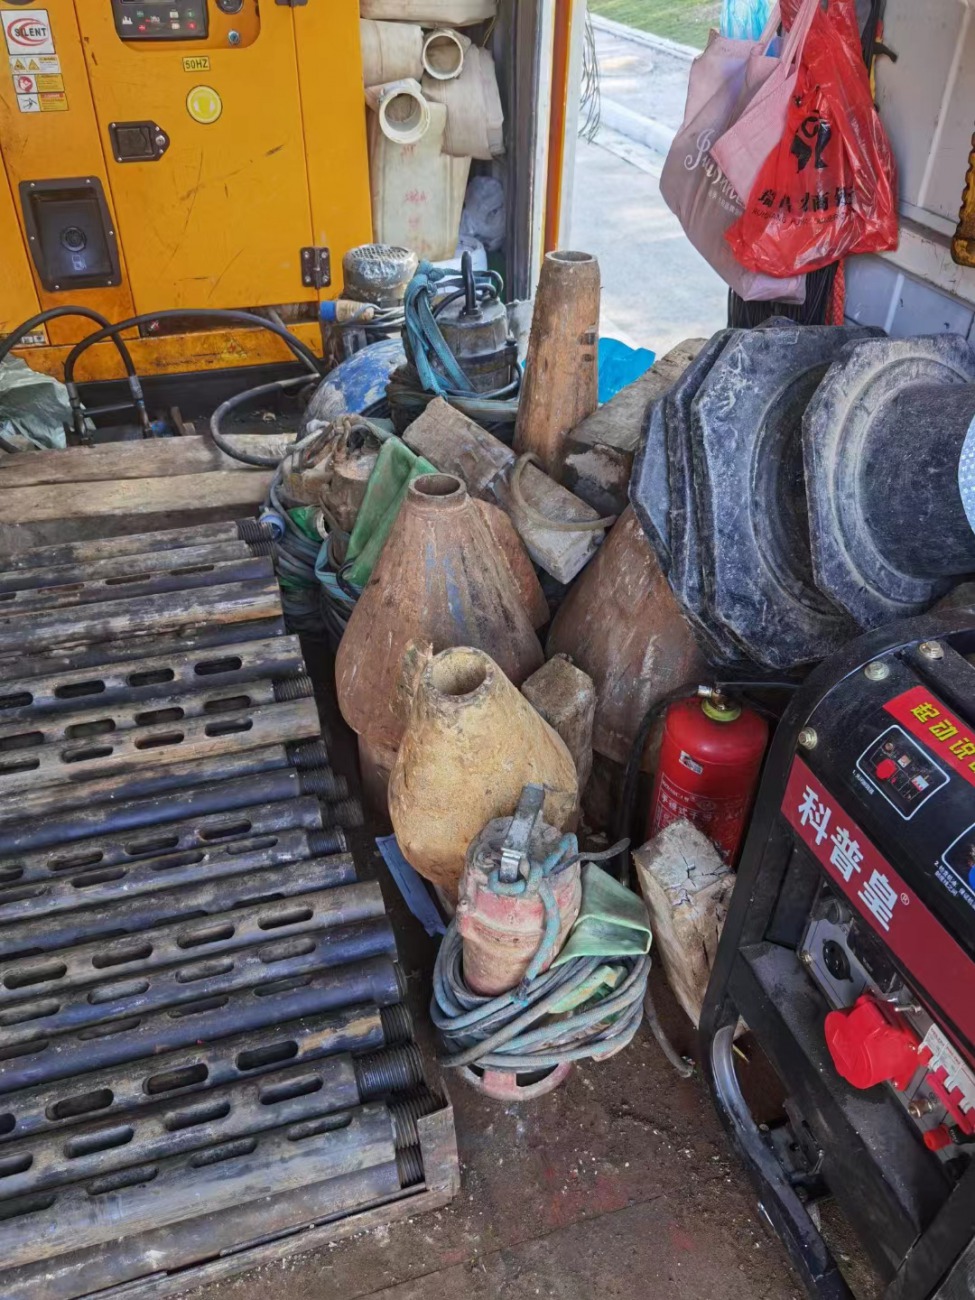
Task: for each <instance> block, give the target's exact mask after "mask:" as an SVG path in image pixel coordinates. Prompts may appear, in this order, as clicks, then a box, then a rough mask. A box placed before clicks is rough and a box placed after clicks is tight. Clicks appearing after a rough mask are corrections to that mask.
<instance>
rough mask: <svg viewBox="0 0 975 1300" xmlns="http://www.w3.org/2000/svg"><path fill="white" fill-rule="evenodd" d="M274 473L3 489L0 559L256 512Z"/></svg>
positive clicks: (225, 472)
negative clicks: (72, 543)
mask: <svg viewBox="0 0 975 1300" xmlns="http://www.w3.org/2000/svg"><path fill="white" fill-rule="evenodd" d="M273 474H274V471H273V470H254V471H253V472H251V473H247V474H241V473H239V472H238V471H236V470H218V471H215V472H213V473H210V474H181V475H176V476H173V477H170V478H140V479H123V480H121V481H119V482H117V483H77V484H75V485H74V486H73V487H72V488H71V490H70V491H66V490H65V485H64V484H44V485H37V486H35V487H20V488H10V489H9V490H8V491H6V492H2V491H0V557H2V556H3V555H6V554H16V553H18V552H22V551H25V550H30V549H31V548H32V547H36V546H47V545H52V544H62V543H65V542H75V541H83V540H87V539H91V538H99V539H104V538H108V537H117V536H119V535H120V534H122V535H124V534H129V533H146V532H151V531H154V530H156V529H173V528H183V527H193V526H195V525H198V524H205V523H215V522H222V521H223V520H227V519H240V518H242V517H245V516H251V515H254V514H255V512H256V510H257V508H258V506H260V504H261V502H262V501H263V500H264V498H265V496H266V495H267V489H268V487H269V485H270V482H271V479H272V477H273Z"/></svg>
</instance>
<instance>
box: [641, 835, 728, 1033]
mask: <svg viewBox="0 0 975 1300" xmlns="http://www.w3.org/2000/svg"><path fill="white" fill-rule="evenodd" d="M633 861H634V862H635V863H636V869H637V874H638V876H639V880H640V889H641V892H642V893H643V897H644V900H645V901H646V904H647V910H648V911H649V913H650V925H651V927H652V929H653V938H654V951H655V952H657V953H658V954H659V956H660V960H661V962H662V963H663V968H664V971H665V972H666V974H667V982H668V983H669V984H670V987H671V988H672V989H673V991H674V995H675V997H676V998H677V1001H678V1002H679V1003H680V1004H681V1006H682V1007H683V1008H684V1010H685V1011H686V1012H687V1014H688V1016H689V1017H690V1019H691V1020H692V1021H693V1022H694V1026H695V1028H696V1027H697V1025H698V1024H699V1023H700V1019H701V1007H702V1005H703V1003H704V994H705V991H706V989H707V986H708V980H709V979H710V978H711V968H712V966H713V964H714V958H715V954H716V953H717V950H718V941H719V939H720V938H721V928H722V926H723V925H724V920H725V917H726V915H727V913H728V904H729V902H730V900H731V892H732V890H733V889H734V885H735V877H734V874H733V872H732V871H731V868H730V867H729V866H728V865H727V863H725V862H723V861H722V859H721V855H720V854H719V853H718V851H717V849H716V848H715V847H714V845H713V844H712V843H711V841H710V840H709V839H708V838H707V837H706V836H705V835H702V833H701V832H700V831H699V830H698V829H697V827H696V826H692V825H691V823H690V822H687V821H677V822H671V824H670V825H669V826H666V827H664V829H663V830H662V831H661V832H660V833H659V834H658V835H655V836H654V838H653V839H652V840H649V841H648V842H647V843H646V844H644V845H643V847H642V848H640V849H637V850H636V852H635V853H634V854H633Z"/></svg>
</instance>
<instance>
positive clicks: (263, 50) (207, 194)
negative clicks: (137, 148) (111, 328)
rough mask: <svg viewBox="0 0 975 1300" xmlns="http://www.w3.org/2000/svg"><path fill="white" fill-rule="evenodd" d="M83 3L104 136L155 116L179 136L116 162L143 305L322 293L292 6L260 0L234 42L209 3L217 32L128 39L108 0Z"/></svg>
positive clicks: (123, 227)
mask: <svg viewBox="0 0 975 1300" xmlns="http://www.w3.org/2000/svg"><path fill="white" fill-rule="evenodd" d="M314 7H316V8H321V6H320V5H318V6H314ZM78 9H79V12H80V13H81V14H82V15H83V23H84V38H85V39H84V44H85V53H86V56H87V59H88V64H89V74H90V80H91V85H92V91H93V94H94V98H95V107H96V111H97V114H98V118H99V122H100V124H101V131H102V137H103V139H106V140H107V139H108V131H109V128H110V126H111V124H112V123H113V122H125V121H133V122H134V121H141V120H149V121H152V122H155V123H156V124H157V125H158V126H160V127H161V128H162V129H163V130H164V131H165V132H166V134H167V135H168V137H169V140H170V144H169V148H168V149H167V150H166V152H165V153H164V154H163V155H162V157H161V158H159V159H158V160H156V161H154V162H123V163H119V162H116V161H115V159H114V157H113V158H111V160H110V161H109V163H108V168H109V176H110V183H111V188H112V195H113V199H114V202H115V206H116V209H117V212H118V221H119V230H120V234H121V238H122V244H123V247H124V248H125V251H126V260H127V263H128V273H129V277H130V283H131V287H132V294H133V296H134V298H135V303H136V310H137V311H139V312H152V311H162V310H165V309H166V308H178V307H245V306H261V305H273V304H278V303H294V302H307V301H314V300H316V298H317V294H316V292H315V290H314V289H312V288H310V287H308V286H305V285H304V284H303V283H302V271H301V249H302V248H303V247H305V246H307V245H309V244H311V242H312V240H311V213H310V210H309V201H308V183H307V176H306V171H305V157H304V138H303V133H302V115H301V101H300V97H299V92H298V77H297V73H296V66H295V37H294V22H293V18H292V13H293V11H292V9H291V8H290V6H287V5H281V4H275V3H273V2H272V0H261V4H260V9H259V13H260V25H259V29H254V28H253V27H251V28H250V29H247V38H248V39H246V40H244V39H242V40H241V41H240V43H238V44H230V43H229V21H228V19H227V17H226V15H222V14H220V12H219V11H218V10H217V9H216V6H215V5H213V4H211V6H210V14H211V21H212V30H211V33H210V36H209V37H208V39H207V40H206V41H180V42H169V41H165V42H159V41H156V42H151V43H150V42H125V41H122V40H121V39H120V38H119V36H118V34H117V33H116V31H115V24H114V21H113V17H112V10H111V6H110V5H109V4H108V3H100V4H97V5H96V4H92V3H91V0H78ZM330 9H331V0H330V3H329V4H328V5H326V6H325V10H326V11H330ZM248 13H249V19H248V20H249V21H250V22H251V23H253V21H254V20H255V19H256V17H257V14H258V9H257V7H256V6H255V7H254V8H253V9H249V10H248ZM246 16H247V15H243V14H242V16H241V17H242V19H243V18H244V17H246ZM240 25H241V28H242V29H243V27H244V24H243V21H242V22H241V24H240ZM203 55H205V56H206V60H207V61H208V64H209V66H208V67H205V68H204V67H201V66H200V59H201V56H203ZM184 59H187V60H188V65H189V66H184ZM201 110H202V111H201ZM194 115H195V116H194Z"/></svg>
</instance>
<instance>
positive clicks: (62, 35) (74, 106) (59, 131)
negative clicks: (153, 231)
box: [0, 0, 134, 342]
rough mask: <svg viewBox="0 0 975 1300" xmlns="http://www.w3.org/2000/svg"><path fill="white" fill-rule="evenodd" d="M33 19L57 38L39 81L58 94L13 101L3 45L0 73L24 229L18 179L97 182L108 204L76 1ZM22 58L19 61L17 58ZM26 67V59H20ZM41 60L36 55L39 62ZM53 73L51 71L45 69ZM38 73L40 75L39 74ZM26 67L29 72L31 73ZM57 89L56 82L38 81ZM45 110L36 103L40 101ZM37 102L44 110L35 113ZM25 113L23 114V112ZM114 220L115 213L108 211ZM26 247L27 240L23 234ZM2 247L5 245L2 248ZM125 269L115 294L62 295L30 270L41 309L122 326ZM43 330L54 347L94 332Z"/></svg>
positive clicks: (0, 121) (59, 2) (56, 325)
mask: <svg viewBox="0 0 975 1300" xmlns="http://www.w3.org/2000/svg"><path fill="white" fill-rule="evenodd" d="M84 4H85V8H86V9H87V8H88V7H89V5H90V6H91V7H92V8H94V7H95V6H94V5H93V4H92V0H84ZM20 8H24V9H27V8H28V7H27V6H25V5H23V4H22V3H21V4H10V3H7V0H0V19H2V18H3V16H4V14H5V13H6V14H9V13H10V11H11V10H17V9H20ZM34 12H35V13H38V14H43V13H47V14H48V16H49V20H50V27H51V33H52V35H53V40H54V48H55V52H54V55H53V56H52V55H45V58H47V59H50V58H56V59H57V60H58V65H59V71H58V72H57V73H55V72H53V71H50V70H48V71H46V72H44V75H46V76H51V77H55V78H60V79H61V84H62V86H63V89H62V90H60V91H58V90H49V91H44V92H39V93H38V94H25V95H23V96H20V97H18V94H17V88H16V86H15V84H14V77H15V76H16V75H18V72H17V70H16V69H15V68H14V67H13V66H12V65H11V64H10V63H9V58H10V57H13V56H10V55H9V52H8V50H7V49H6V48H3V46H2V44H0V50H2V54H0V57H2V58H3V59H4V66H3V68H0V140H2V142H3V159H4V165H5V167H6V171H7V177H8V179H9V181H10V189H11V192H12V194H13V197H14V200H15V203H16V207H17V213H18V220H19V222H20V225H21V228H23V213H22V211H21V208H20V200H19V192H18V186H19V184H20V182H21V181H38V180H54V179H57V178H60V177H65V178H67V177H78V176H97V177H98V179H99V180H100V181H101V182H102V185H103V187H104V189H105V191H106V199H107V200H108V204H109V209H110V210H111V206H112V200H111V196H110V194H109V193H108V190H109V185H108V177H107V175H106V171H105V159H104V155H103V153H102V146H101V140H100V138H99V133H98V125H97V122H96V120H95V112H94V107H93V105H92V101H91V92H90V90H89V87H88V74H87V72H86V69H85V59H84V55H83V53H82V49H81V37H80V35H79V33H78V24H77V21H76V19H75V7H74V2H73V0H46V3H45V6H44V8H43V9H41V8H37V9H35V10H34ZM17 57H19V56H17ZM25 57H26V61H27V63H28V65H29V64H30V56H29V55H28V56H25ZM35 61H37V62H38V63H39V62H40V55H38V56H37V57H36V60H35ZM49 67H50V65H49ZM38 71H42V69H38ZM32 74H33V70H31V69H30V68H29V66H28V71H27V73H26V74H19V75H32ZM41 84H44V85H51V86H54V85H55V84H56V82H55V81H52V82H46V83H41ZM42 95H43V96H45V98H43V105H42V104H41V97H42ZM34 101H37V103H38V107H41V106H43V107H44V108H45V110H46V111H43V112H41V111H33V108H34ZM24 110H28V111H24ZM112 216H113V220H114V213H112ZM25 242H26V236H25ZM3 247H4V248H6V247H7V245H6V244H4V245H3ZM120 261H121V263H122V283H121V284H120V285H118V286H117V287H114V288H97V289H73V290H71V291H70V292H65V293H49V292H48V291H47V290H46V289H44V287H43V286H42V285H41V281H40V277H39V276H38V275H37V272H36V270H35V269H34V268H33V263H32V272H33V276H34V283H35V285H36V287H37V297H38V300H39V301H40V304H41V306H42V307H57V306H60V305H62V304H64V303H76V304H78V305H83V306H85V307H92V308H94V309H95V310H96V311H100V312H104V314H105V315H106V316H108V318H109V319H110V320H121V319H122V318H123V317H125V316H131V315H132V313H133V311H134V307H133V303H132V297H131V295H130V293H129V290H128V288H127V286H126V280H125V259H124V253H122V254H121V256H120ZM48 330H49V333H50V336H51V338H52V340H53V341H54V342H69V341H71V340H75V339H79V338H81V337H83V335H85V334H87V333H89V332H90V330H91V326H90V324H87V323H86V322H84V321H81V322H79V321H76V320H71V319H70V318H69V319H68V320H66V321H64V320H59V321H53V322H52V323H51V324H50V325H49V326H48Z"/></svg>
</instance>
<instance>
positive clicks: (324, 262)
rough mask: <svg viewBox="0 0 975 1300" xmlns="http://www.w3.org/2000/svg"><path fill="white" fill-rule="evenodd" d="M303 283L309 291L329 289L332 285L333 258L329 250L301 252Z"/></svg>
mask: <svg viewBox="0 0 975 1300" xmlns="http://www.w3.org/2000/svg"><path fill="white" fill-rule="evenodd" d="M301 282H302V284H304V285H307V287H308V288H309V289H327V288H328V286H329V285H330V284H331V283H332V257H331V254H330V253H329V251H328V249H327V248H303V249H302V250H301Z"/></svg>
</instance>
